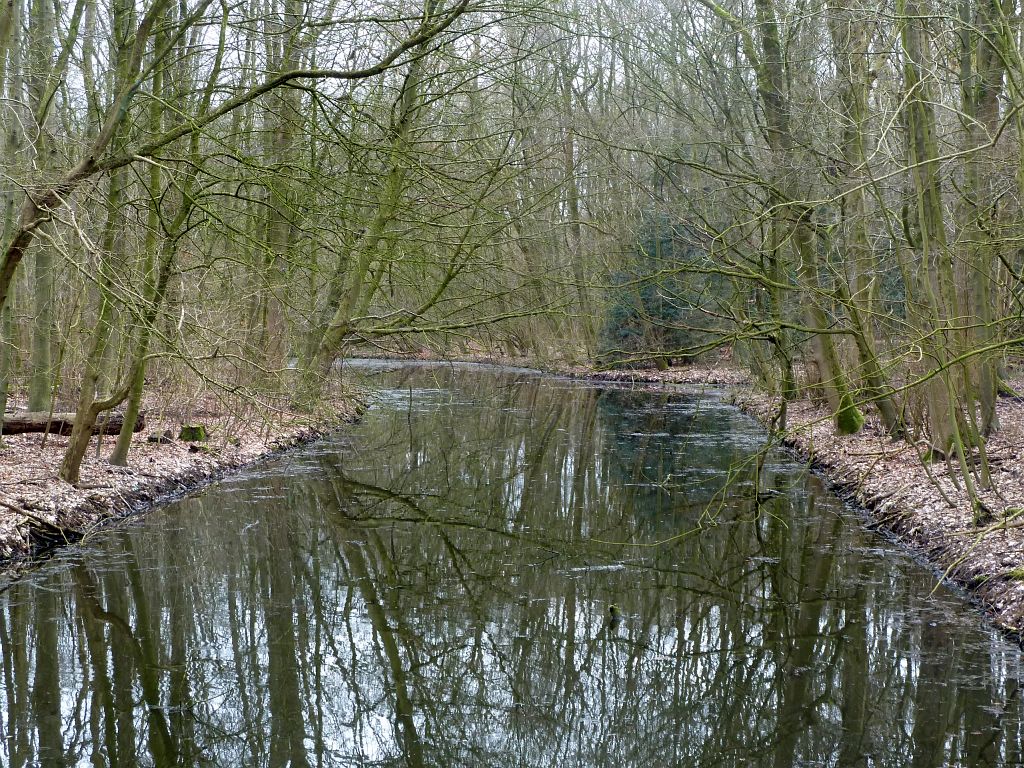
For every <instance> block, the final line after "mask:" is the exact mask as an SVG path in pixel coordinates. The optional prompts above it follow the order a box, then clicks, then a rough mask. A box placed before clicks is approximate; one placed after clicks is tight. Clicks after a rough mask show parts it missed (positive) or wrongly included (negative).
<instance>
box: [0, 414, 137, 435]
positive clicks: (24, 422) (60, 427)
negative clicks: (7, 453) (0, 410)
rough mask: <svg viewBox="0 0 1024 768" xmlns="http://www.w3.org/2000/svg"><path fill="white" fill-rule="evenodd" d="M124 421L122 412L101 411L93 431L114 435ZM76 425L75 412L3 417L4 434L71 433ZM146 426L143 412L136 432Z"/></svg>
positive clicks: (8, 415) (95, 433)
mask: <svg viewBox="0 0 1024 768" xmlns="http://www.w3.org/2000/svg"><path fill="white" fill-rule="evenodd" d="M123 423H124V415H123V414H120V413H110V412H107V413H101V414H100V415H99V417H98V418H97V419H96V424H95V426H94V427H93V428H92V433H93V434H94V435H98V434H99V433H100V430H102V431H103V433H104V434H107V435H113V434H116V433H117V432H120V431H121V425H122V424H123ZM74 426H75V414H73V413H45V412H42V411H23V412H22V413H11V414H7V415H5V416H4V418H3V434H5V435H23V434H25V433H26V432H49V433H50V434H51V435H70V434H71V430H72V428H73V427H74ZM145 426H146V418H145V416H143V415H142V414H141V413H140V414H139V418H138V419H136V420H135V429H134V430H133V431H134V432H138V431H140V430H142V429H143V428H144V427H145Z"/></svg>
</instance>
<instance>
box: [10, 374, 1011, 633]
mask: <svg viewBox="0 0 1024 768" xmlns="http://www.w3.org/2000/svg"><path fill="white" fill-rule="evenodd" d="M388 359H393V360H395V361H396V362H402V361H409V362H423V363H446V362H450V363H452V364H458V363H460V362H475V363H489V364H494V365H496V366H502V367H507V366H515V365H519V364H521V363H522V361H501V360H497V359H494V358H488V357H483V356H480V357H474V359H472V360H465V361H463V360H444V359H437V358H432V359H429V360H428V359H424V358H423V357H421V356H410V357H402V356H398V357H395V358H388ZM538 370H544V372H545V373H552V374H557V375H563V376H567V377H570V378H574V379H580V380H590V381H606V382H616V383H622V384H635V385H650V386H657V387H662V386H687V387H693V386H703V387H715V388H722V389H726V390H728V391H729V393H730V395H729V397H730V398H731V401H732V402H733V403H734V404H735V405H736V406H737V407H738V408H740V410H742V411H743V412H744V413H747V414H748V415H750V416H752V417H753V418H755V419H757V420H758V421H759V422H760V423H761V424H762V426H764V427H765V429H767V430H769V432H771V425H772V423H773V419H774V418H775V415H776V412H777V408H778V402H777V400H776V399H775V398H773V397H772V396H770V395H767V394H765V393H763V392H760V391H758V390H757V389H755V388H754V387H753V386H752V384H751V379H750V374H749V372H748V371H747V370H746V369H744V368H742V367H741V366H737V365H733V364H732V363H730V362H728V361H723V362H713V363H710V364H689V365H686V366H681V367H670V368H668V369H666V370H654V369H651V370H612V371H598V370H594V369H592V368H587V367H584V366H561V367H560V366H553V367H548V368H547V369H538ZM151 397H154V396H151ZM156 403H157V401H156V399H155V397H154V399H152V400H151V402H150V403H148V405H149V406H150V408H149V409H148V413H149V414H150V415H149V416H148V417H147V427H146V429H145V430H143V431H142V432H139V433H137V434H136V435H135V437H134V439H133V446H132V450H131V454H130V456H131V459H130V461H129V466H127V467H116V466H111V465H110V464H108V463H107V461H106V459H105V452H108V451H109V448H110V447H112V445H113V439H114V438H113V437H112V436H103V437H102V438H98V437H93V439H92V442H91V444H90V449H89V453H88V455H87V457H86V459H85V461H84V463H83V465H82V476H81V480H80V482H79V483H77V484H75V485H72V484H69V483H66V482H64V481H62V480H60V479H59V477H58V473H57V468H58V467H59V464H60V456H61V454H62V452H63V450H64V449H65V447H66V443H67V440H68V438H67V437H65V436H61V435H56V434H49V435H43V434H40V433H29V434H19V435H4V436H3V447H2V449H0V570H2V571H3V572H5V573H7V574H11V573H14V572H17V571H18V570H20V569H22V568H24V567H30V566H31V565H33V564H36V563H38V562H39V560H40V556H45V555H46V554H48V553H50V552H51V551H52V550H53V549H54V548H56V547H59V546H61V545H62V544H65V543H73V542H75V541H78V540H81V539H82V538H84V537H87V536H88V535H90V534H91V533H93V532H95V531H99V530H103V529H106V528H108V527H109V526H110V524H112V523H116V522H118V521H121V520H124V519H127V518H129V517H132V516H135V515H138V514H140V513H143V512H147V511H149V510H151V509H154V508H156V507H159V506H160V505H162V504H164V503H167V502H170V501H171V500H173V499H175V498H178V497H180V496H181V495H183V494H187V493H191V492H194V491H195V490H197V489H199V488H201V487H203V486H205V485H207V484H209V483H211V482H216V481H217V480H219V479H221V478H223V477H225V476H227V475H229V474H231V473H233V472H235V471H238V470H240V469H243V468H245V467H249V466H252V465H253V464H256V463H258V462H260V461H263V460H265V459H267V458H270V457H271V456H273V455H275V454H277V453H280V452H281V451H284V450H287V449H290V448H294V447H297V446H300V445H305V444H307V443H310V442H313V441H315V440H317V439H319V438H321V437H323V436H325V435H327V434H329V433H330V432H332V431H334V430H337V429H338V428H341V427H343V425H344V424H346V423H352V422H354V421H355V420H356V419H358V417H359V415H360V414H361V412H362V408H363V404H362V402H361V401H360V400H359V399H358V398H356V397H355V396H354V395H352V394H347V395H344V396H335V397H333V398H332V399H331V400H330V407H329V408H326V409H323V410H322V411H321V412H320V413H318V414H317V415H316V416H313V417H311V416H309V415H308V414H299V413H295V412H289V411H287V410H278V411H274V412H273V415H272V416H266V415H264V416H263V417H262V418H261V419H259V420H258V421H257V420H256V419H243V418H239V412H238V411H237V410H234V409H232V408H231V407H229V405H227V404H225V403H224V402H223V401H219V400H215V399H213V398H206V399H205V400H203V401H202V402H200V403H198V404H197V403H192V404H191V405H190V407H189V409H188V412H187V413H185V412H183V411H171V410H161V409H159V408H158V407H156ZM998 411H999V418H1000V422H1001V424H1002V429H1001V430H1000V432H999V433H998V434H997V435H994V436H993V437H992V438H991V440H990V442H989V446H988V458H989V464H990V471H991V473H992V484H991V489H990V490H987V491H984V492H983V496H982V501H983V503H984V505H985V507H986V509H987V510H988V511H989V519H988V520H987V521H986V522H985V523H984V524H982V525H980V526H979V525H976V524H975V521H974V513H973V511H972V505H971V501H970V499H969V497H968V495H967V494H966V493H965V492H964V490H963V483H962V479H961V478H959V477H958V476H957V475H958V473H959V468H958V467H957V466H956V465H955V464H953V463H943V462H937V463H925V462H924V461H923V460H922V456H923V455H924V454H925V452H926V451H927V449H928V444H927V441H926V440H923V439H922V440H920V441H918V442H916V443H915V442H908V441H893V440H892V439H891V438H890V437H889V436H888V435H887V433H886V431H885V428H884V426H883V425H882V424H881V422H880V421H879V420H877V419H873V418H868V420H867V422H866V424H865V425H864V428H863V429H862V430H860V431H859V432H858V433H857V434H854V435H839V434H837V433H836V432H835V430H834V429H833V428H832V426H831V413H830V411H829V409H828V408H827V406H824V405H821V406H819V405H816V404H814V403H813V402H812V401H811V400H809V399H806V398H805V399H801V400H797V401H794V402H790V403H789V404H788V416H787V429H786V430H785V432H782V433H779V432H776V433H774V434H772V436H771V439H772V441H773V443H774V444H777V445H781V446H783V447H785V448H787V449H789V450H791V451H793V452H795V453H796V454H797V455H798V456H800V457H801V458H802V459H803V460H804V461H806V462H808V464H809V466H810V468H812V469H813V470H815V471H817V472H819V473H820V474H821V475H822V476H823V477H824V479H825V480H826V481H827V482H828V483H829V485H830V486H831V487H832V489H833V490H834V491H835V492H836V493H837V494H839V495H840V496H841V497H843V498H845V499H846V500H847V501H850V502H851V503H853V504H855V505H856V506H857V507H858V508H859V509H860V510H861V512H862V513H863V515H864V517H865V522H866V524H867V525H868V527H870V528H872V529H875V530H878V531H880V532H881V533H883V534H884V535H886V536H887V537H888V538H890V539H891V540H893V541H894V542H896V543H897V544H899V545H900V546H902V547H904V548H905V549H907V550H909V551H911V552H912V553H913V554H914V555H916V556H917V557H919V558H920V559H921V560H923V561H924V562H925V563H927V564H928V565H930V566H931V567H933V568H934V569H936V571H937V573H938V574H939V575H941V576H942V578H943V579H945V580H946V581H947V582H948V583H950V584H952V585H953V586H955V587H956V588H958V589H960V590H962V591H963V592H964V593H966V595H967V597H969V598H970V599H971V600H972V601H973V602H975V603H976V604H977V605H978V606H979V607H980V608H981V609H982V610H983V611H984V613H985V614H986V615H987V616H988V617H989V619H990V620H991V621H992V622H993V624H994V625H995V626H997V627H998V628H1000V629H1001V630H1003V631H1005V632H1007V633H1009V634H1011V635H1014V636H1015V637H1017V638H1020V637H1021V636H1022V635H1024V457H1021V456H1020V455H1019V454H1018V452H1017V451H1016V449H1015V448H1014V446H1017V445H1021V444H1022V443H1024V403H1022V402H1019V401H1017V400H1016V399H1014V398H1004V399H1001V400H1000V402H999V404H998ZM187 422H195V423H199V424H202V425H203V426H205V427H206V429H207V430H208V432H209V436H208V440H206V441H188V440H182V439H179V434H180V431H181V427H182V425H183V424H185V423H187ZM98 440H99V441H101V442H100V446H99V448H97V441H98Z"/></svg>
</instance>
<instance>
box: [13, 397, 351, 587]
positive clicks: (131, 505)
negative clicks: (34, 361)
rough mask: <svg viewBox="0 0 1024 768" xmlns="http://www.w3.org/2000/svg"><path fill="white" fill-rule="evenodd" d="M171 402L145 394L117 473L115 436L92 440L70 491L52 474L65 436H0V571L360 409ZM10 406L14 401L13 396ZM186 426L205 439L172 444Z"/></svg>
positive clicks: (324, 429) (316, 434) (319, 432)
mask: <svg viewBox="0 0 1024 768" xmlns="http://www.w3.org/2000/svg"><path fill="white" fill-rule="evenodd" d="M171 400H172V399H171V398H168V397H161V395H160V393H159V392H156V393H152V394H148V395H147V396H146V402H145V403H144V412H145V413H146V426H145V429H143V430H142V431H141V432H138V433H136V434H135V435H134V437H133V439H132V447H131V450H130V452H129V455H128V466H126V467H115V466H112V465H110V464H109V463H108V462H107V457H108V456H109V454H110V451H111V450H112V449H113V447H114V443H115V441H116V439H117V437H116V435H103V436H102V437H100V436H96V437H93V439H92V442H91V444H90V447H89V451H88V453H87V455H86V458H85V460H84V462H83V463H82V469H81V479H80V482H78V483H77V484H75V485H71V484H70V483H66V482H64V481H63V480H61V479H60V478H59V477H58V476H57V474H58V471H59V469H60V464H61V460H62V458H63V455H64V450H65V448H66V447H67V443H68V438H67V437H64V436H61V435H55V434H49V435H44V434H40V433H29V434H21V435H4V436H3V442H2V446H0V570H4V571H12V570H17V569H18V568H19V567H20V566H22V565H24V564H25V563H28V562H31V561H32V558H33V557H34V556H36V555H38V554H40V553H41V552H44V551H46V550H48V549H50V548H52V547H54V546H60V545H62V544H65V543H71V542H73V541H78V540H81V539H82V538H85V537H87V536H89V535H90V534H91V533H93V532H95V531H97V530H100V529H102V528H103V527H104V526H105V525H106V524H108V523H110V522H111V521H114V520H118V519H122V518H125V517H128V516H130V515H133V514H137V513H139V512H142V511H144V510H146V509H149V508H151V507H153V506H155V505H157V504H161V503H163V502H165V501H168V500H170V499H172V498H174V497H176V496H179V495H181V494H183V493H187V492H188V491H191V490H194V489H196V488H199V487H201V486H203V485H205V484H207V483H210V482H213V481H215V480H218V479H220V478H222V477H224V476H225V475H227V474H229V473H231V472H234V471H237V470H240V469H242V468H244V467H247V466H249V465H251V464H253V463H255V462H258V461H261V460H263V459H266V458H267V457H269V456H272V455H274V454H275V453H278V452H280V451H282V450H285V449H288V448H292V447H296V446H298V445H302V444H305V443H308V442H311V441H313V440H316V439H318V438H320V437H322V436H323V435H325V434H327V433H329V432H331V431H333V430H335V429H337V428H338V427H340V426H341V425H343V424H345V423H348V422H351V421H353V420H354V419H356V418H358V415H359V413H360V412H361V405H360V404H359V402H358V401H357V400H356V399H355V398H353V397H339V398H337V399H335V400H333V401H332V402H331V404H330V405H329V406H328V407H325V408H323V409H322V410H321V411H320V412H319V413H317V414H316V415H315V416H310V415H308V414H300V413H295V412H292V411H289V410H286V409H282V408H268V407H261V408H256V407H254V406H253V404H251V403H242V402H232V401H230V400H225V399H222V398H215V397H212V396H207V397H204V398H199V399H195V400H191V401H189V402H188V403H187V406H186V405H183V404H181V403H177V404H174V403H173V402H169V401H171ZM12 403H13V405H15V406H17V405H19V404H20V403H19V402H18V399H17V398H14V399H13V401H12ZM185 424H188V425H201V426H202V427H203V428H204V429H205V431H206V433H207V434H206V439H205V440H183V439H180V436H181V435H182V431H181V428H182V426H183V425H185ZM185 436H186V437H187V436H188V435H185Z"/></svg>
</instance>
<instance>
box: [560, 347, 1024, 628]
mask: <svg viewBox="0 0 1024 768" xmlns="http://www.w3.org/2000/svg"><path fill="white" fill-rule="evenodd" d="M567 372H568V373H570V375H575V376H579V377H586V378H593V379H600V380H612V381H627V382H634V383H637V384H649V385H651V384H653V385H664V384H688V385H693V384H703V385H707V386H714V387H716V388H718V387H724V388H727V389H729V390H730V391H731V393H732V400H733V402H734V403H735V404H736V405H737V406H738V407H739V408H740V409H741V410H743V411H744V412H746V413H748V414H749V415H751V416H753V417H755V418H756V419H758V421H760V422H761V423H762V424H763V425H765V426H766V427H767V426H768V425H769V424H770V423H771V422H772V419H773V418H774V417H775V415H776V413H777V410H778V405H779V403H778V401H777V400H776V399H774V398H772V397H770V396H767V395H765V394H764V393H762V392H759V391H757V390H755V389H754V388H753V387H752V386H751V385H750V383H749V374H748V373H747V371H745V370H744V369H742V368H738V367H734V366H732V365H730V364H728V363H724V364H719V365H712V366H700V365H695V366H687V367H681V368H670V369H669V370H666V371H657V370H643V371H611V372H593V371H590V372H588V371H587V370H586V369H584V368H578V369H570V370H569V371H567ZM1011 384H1013V385H1015V386H1018V385H1020V384H1021V382H1016V381H1015V382H1011ZM998 415H999V422H1000V429H999V430H998V432H997V433H996V434H995V435H993V436H992V437H991V438H990V439H989V441H988V444H987V446H986V456H987V460H988V465H989V472H990V477H991V482H990V484H989V487H988V488H985V489H982V488H980V485H981V483H980V482H979V478H978V477H977V474H978V473H977V472H975V473H974V474H973V475H972V478H971V479H972V480H973V481H974V483H975V486H976V491H977V494H978V496H979V497H980V499H981V501H982V502H983V504H984V507H985V508H986V510H987V515H986V519H985V520H984V521H983V522H982V523H981V524H980V525H976V524H975V522H974V513H973V511H972V506H971V502H970V497H969V496H968V494H967V491H966V484H965V482H964V478H963V474H962V473H961V471H960V468H959V466H958V465H957V464H956V462H955V461H954V462H951V463H945V462H937V463H926V462H925V461H924V460H923V457H924V456H925V452H926V451H927V448H928V445H927V442H925V441H924V440H918V441H893V440H892V439H891V438H890V437H889V436H888V435H887V434H886V433H885V430H884V428H883V427H882V424H881V422H880V421H879V420H878V419H877V417H875V416H874V415H873V414H870V413H869V414H867V420H866V423H865V426H864V428H863V429H862V430H861V431H860V432H858V433H857V434H856V435H848V436H844V435H838V434H836V431H835V429H834V428H833V426H832V423H831V418H830V414H829V412H828V410H827V409H826V408H824V407H819V406H817V405H815V404H814V403H813V402H811V401H810V400H808V399H802V400H798V401H796V402H792V403H790V404H789V407H788V413H787V429H786V431H785V432H784V433H783V434H780V435H778V436H777V439H778V441H779V442H781V444H782V445H784V446H785V447H786V448H788V449H790V450H791V451H793V452H795V453H796V454H798V455H799V456H800V457H801V458H803V459H804V460H805V461H807V462H808V463H809V465H810V466H811V468H813V469H814V470H815V471H816V472H818V473H819V474H820V475H821V476H822V477H823V478H824V479H825V480H826V481H828V482H829V484H830V485H831V486H832V488H833V490H835V491H836V492H837V493H838V494H839V495H840V496H842V497H843V498H845V499H846V500H848V501H850V502H852V503H853V504H854V505H855V506H856V507H857V508H859V509H860V510H861V511H862V512H863V514H864V515H865V516H866V518H867V522H868V525H869V526H870V527H871V528H874V529H876V530H879V531H881V532H882V533H884V534H885V535H887V536H888V537H890V538H892V539H894V540H895V541H896V542H898V543H899V544H901V545H902V546H904V547H906V548H907V549H909V550H910V551H911V552H913V553H914V554H915V555H916V556H918V557H919V558H921V559H922V560H923V561H924V562H926V563H927V564H928V565H930V566H931V567H933V568H934V569H935V570H936V573H937V574H938V575H940V576H941V577H943V578H945V579H947V580H948V582H949V583H951V584H952V585H953V586H955V587H956V588H959V589H961V590H963V591H964V592H966V594H967V595H968V596H969V597H970V598H971V599H973V600H974V601H976V602H977V604H978V605H979V606H980V607H981V608H982V609H983V610H984V611H985V613H986V614H988V616H989V617H990V618H991V620H992V621H993V622H994V624H995V625H996V626H998V627H999V628H1001V629H1003V630H1005V631H1007V632H1010V633H1012V634H1013V635H1015V636H1017V637H1021V636H1024V448H1022V446H1024V402H1021V401H1020V400H1018V399H1015V398H1001V399H1000V401H999V404H998ZM975 461H976V462H977V457H975Z"/></svg>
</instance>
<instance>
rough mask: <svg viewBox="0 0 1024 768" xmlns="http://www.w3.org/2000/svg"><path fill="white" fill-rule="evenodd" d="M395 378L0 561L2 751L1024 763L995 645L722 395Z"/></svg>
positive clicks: (485, 379)
mask: <svg viewBox="0 0 1024 768" xmlns="http://www.w3.org/2000/svg"><path fill="white" fill-rule="evenodd" d="M387 376H388V377H389V378H388V383H389V385H390V386H391V387H392V390H391V394H390V396H389V397H386V398H384V401H383V402H382V404H381V405H379V406H378V407H377V408H375V409H374V410H372V411H371V412H370V413H369V414H368V416H367V418H366V420H365V422H364V423H363V424H362V425H360V426H359V427H358V428H357V429H356V430H355V433H354V436H351V437H350V438H348V439H346V440H345V441H337V442H333V443H327V444H324V445H321V446H318V447H317V448H316V449H311V450H309V451H307V452H306V453H304V454H302V455H300V456H295V457H290V458H287V459H284V460H282V461H280V462H278V463H276V464H273V465H270V466H267V467H265V468H264V469H262V470H261V471H259V472H255V473H252V474H250V475H248V476H247V477H245V478H241V479H237V480H232V481H230V482H227V483H224V484H222V485H220V486H218V487H214V488H211V489H208V490H207V491H205V492H204V493H202V494H200V495H199V496H196V497H194V498H190V499H186V500H184V501H182V502H180V503H178V504H176V505H174V506H172V507H170V508H169V509H167V510H166V511H164V512H161V513H159V514H155V515H152V516H150V517H149V518H147V519H146V520H145V521H143V522H142V523H140V524H139V525H137V526H134V527H131V528H128V529H125V530H122V531H119V532H114V533H110V534H107V535H104V536H101V537H98V538H97V539H95V540H94V541H93V542H91V543H89V544H88V545H86V546H84V547H80V548H78V549H76V550H74V551H72V552H68V553H65V554H64V555H62V556H60V557H59V558H57V559H55V560H54V561H53V562H51V563H50V564H48V565H47V566H46V567H45V568H43V569H40V570H39V571H37V572H35V573H33V574H31V575H30V576H29V577H27V578H23V579H21V580H20V581H16V582H12V583H10V584H8V585H6V589H5V590H4V592H3V596H2V605H0V643H2V647H3V667H2V690H0V700H2V703H3V735H4V739H3V742H2V747H0V750H2V751H0V756H2V764H3V765H9V766H12V767H20V766H34V765H41V766H61V765H79V764H81V765H85V764H91V765H96V766H131V765H140V764H141V765H150V764H151V765H156V766H171V765H182V766H186V765H188V766H192V765H206V764H210V765H252V766H311V767H312V766H335V765H337V766H342V765H344V766H349V765H408V766H462V765H466V766H478V765H495V766H503V765H508V766H550V765H555V764H557V765H580V766H584V765H586V766H590V765H594V766H615V767H616V768H628V767H629V766H651V765H686V766H690V765H692V766H714V765H723V766H726V765H771V766H796V765H830V766H831V765H836V766H860V765H862V766H867V765H872V766H878V765H891V766H903V765H922V766H926V765H927V766H934V765H942V764H945V765H956V764H961V765H1001V764H1017V763H1019V762H1020V761H1021V750H1020V742H1021V705H1020V697H1019V696H1018V693H1017V685H1018V679H1019V673H1020V669H1019V668H1020V656H1019V653H1018V651H1017V649H1016V648H1014V647H1011V646H1010V645H1008V644H1007V643H1005V642H1004V641H1003V640H1001V639H1000V638H999V637H998V636H996V635H995V634H993V633H992V632H990V631H988V630H986V629H984V628H979V627H978V626H976V625H977V623H978V622H977V620H976V618H975V617H974V616H972V615H971V614H970V613H969V612H968V611H967V610H965V608H964V607H963V606H962V604H961V603H960V601H959V600H957V599H956V598H954V597H951V596H948V595H943V594H937V595H934V596H930V592H931V590H932V587H933V582H932V577H931V576H930V575H929V574H928V573H926V572H923V571H921V569H920V568H918V567H916V566H915V565H914V564H912V563H910V562H908V561H907V559H906V558H904V557H901V556H899V555H896V554H893V553H891V552H889V553H880V552H879V551H878V548H879V546H880V543H879V542H878V541H877V540H875V539H874V538H872V537H871V536H870V535H868V534H864V533H862V532H860V531H859V530H858V528H857V526H856V525H850V524H848V522H847V521H846V520H845V519H844V517H843V515H841V514H840V512H841V507H840V505H839V504H838V503H837V502H836V501H835V500H833V499H831V498H830V497H829V496H828V495H827V494H825V493H824V492H823V491H822V489H821V487H820V484H819V483H818V482H817V481H816V480H815V479H814V478H813V477H808V476H807V475H806V473H804V472H802V471H801V469H800V468H799V467H797V466H795V465H794V464H793V463H792V462H791V461H790V460H788V459H787V458H785V457H783V456H780V455H777V454H770V455H769V456H768V457H767V459H766V461H765V462H764V463H763V467H762V469H761V470H760V474H759V477H758V479H757V482H758V483H759V485H758V487H757V488H755V487H754V470H755V466H756V462H751V461H750V459H751V456H752V455H753V454H754V453H756V451H757V450H758V448H759V447H760V442H761V438H760V436H759V433H758V431H757V429H756V428H755V427H754V426H753V425H752V424H751V423H749V422H748V421H747V420H746V419H744V418H743V417H742V416H740V415H738V414H737V413H736V412H735V411H733V410H732V409H730V408H728V407H726V406H723V405H721V404H720V403H717V402H715V401H714V400H713V399H704V400H700V399H697V398H694V397H689V396H684V395H681V394H667V393H660V394H651V393H635V392H628V391H623V390H614V389H599V388H591V387H588V386H581V385H570V384H568V383H565V382H559V381H557V380H552V379H542V378H535V377H531V376H526V375H497V374H493V373H490V374H486V373H479V372H477V373H473V372H469V371H460V370H457V369H456V370H452V369H445V368H441V369H436V370H416V371H398V372H391V373H389V374H387ZM768 491H775V493H768ZM613 604H614V605H616V606H617V608H618V613H617V616H618V620H617V621H610V620H609V606H610V605H613Z"/></svg>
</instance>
